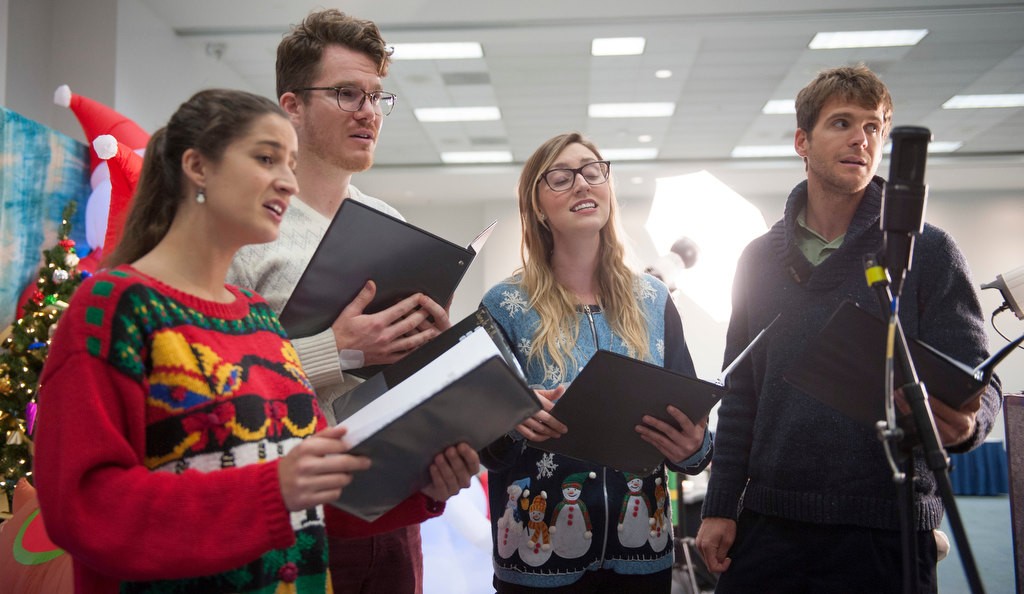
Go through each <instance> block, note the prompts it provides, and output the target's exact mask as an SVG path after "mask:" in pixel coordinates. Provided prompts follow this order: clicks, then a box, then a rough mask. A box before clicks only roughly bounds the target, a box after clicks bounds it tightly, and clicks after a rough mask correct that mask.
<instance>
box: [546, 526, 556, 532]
mask: <svg viewBox="0 0 1024 594" xmlns="http://www.w3.org/2000/svg"><path fill="white" fill-rule="evenodd" d="M555 532H558V526H552V527H550V528H548V534H554V533H555Z"/></svg>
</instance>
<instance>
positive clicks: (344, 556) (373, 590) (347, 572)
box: [327, 524, 423, 594]
mask: <svg viewBox="0 0 1024 594" xmlns="http://www.w3.org/2000/svg"><path fill="white" fill-rule="evenodd" d="M327 547H328V552H329V555H330V568H331V584H332V585H333V586H334V592H335V594H378V593H379V594H423V548H422V542H421V540H420V525H419V524H413V525H412V526H405V527H403V528H398V529H397V530H392V531H391V532H384V533H382V534H377V535H375V536H369V537H366V538H332V537H330V536H328V537H327Z"/></svg>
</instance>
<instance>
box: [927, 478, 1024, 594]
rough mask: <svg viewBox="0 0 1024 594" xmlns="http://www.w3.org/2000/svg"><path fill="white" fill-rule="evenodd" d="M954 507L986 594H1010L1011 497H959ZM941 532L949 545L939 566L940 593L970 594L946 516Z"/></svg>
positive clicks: (1011, 578) (1012, 588)
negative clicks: (945, 555)
mask: <svg viewBox="0 0 1024 594" xmlns="http://www.w3.org/2000/svg"><path fill="white" fill-rule="evenodd" d="M956 506H957V509H958V510H959V511H960V517H961V519H962V520H963V524H964V530H965V531H966V532H967V541H968V544H970V547H971V553H972V554H973V557H974V562H975V565H976V566H977V568H978V573H979V575H980V576H981V582H982V586H984V588H985V592H986V593H987V594H1013V592H1014V591H1015V587H1016V586H1015V579H1016V578H1015V577H1014V571H1013V535H1012V533H1011V532H1010V529H1011V528H1010V526H1011V525H1010V498H1009V496H1007V495H998V496H994V497H982V496H959V497H957V498H956ZM942 530H943V531H944V532H945V533H946V534H947V535H949V539H950V542H951V544H952V546H951V548H950V551H949V556H948V557H946V558H945V559H944V560H943V561H940V562H939V565H938V576H939V594H969V593H970V588H968V586H967V578H966V577H964V576H965V575H966V574H965V573H964V567H963V564H962V563H961V561H960V555H959V554H958V553H957V545H956V542H955V541H954V538H953V530H952V529H951V528H950V526H949V519H948V515H947V518H946V519H945V520H943V522H942Z"/></svg>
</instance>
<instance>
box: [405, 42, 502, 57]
mask: <svg viewBox="0 0 1024 594" xmlns="http://www.w3.org/2000/svg"><path fill="white" fill-rule="evenodd" d="M392 47H394V48H395V53H394V54H392V55H391V58H392V59H394V60H459V59H466V58H482V57H483V55H484V49H483V47H481V46H480V44H479V43H477V42H475V41H466V42H453V43H395V44H393V45H392Z"/></svg>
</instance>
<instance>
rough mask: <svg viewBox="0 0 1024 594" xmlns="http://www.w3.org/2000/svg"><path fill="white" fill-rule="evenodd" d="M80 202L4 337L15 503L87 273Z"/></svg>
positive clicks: (1, 435)
mask: <svg viewBox="0 0 1024 594" xmlns="http://www.w3.org/2000/svg"><path fill="white" fill-rule="evenodd" d="M74 212H75V203H74V202H70V203H68V205H67V207H66V208H65V209H64V213H63V217H62V219H63V220H62V221H61V225H60V229H59V231H58V241H57V245H55V246H53V247H52V248H50V249H48V250H45V251H44V252H43V257H44V260H45V261H44V263H43V265H42V267H40V269H39V278H38V279H37V280H36V284H35V289H34V290H33V291H32V292H31V294H30V295H29V296H28V299H27V300H26V301H25V303H24V305H23V307H22V309H21V310H20V311H19V314H18V315H19V317H18V319H17V320H16V321H15V322H14V323H13V324H11V326H10V327H8V328H7V329H6V330H4V331H3V333H2V334H0V489H2V490H3V491H4V492H5V493H6V495H7V498H8V501H10V499H11V496H12V493H13V492H14V486H15V484H17V482H18V479H19V478H21V477H29V478H30V479H31V476H32V452H31V448H30V446H31V437H30V436H31V435H32V430H33V429H34V427H33V423H34V422H35V412H36V392H37V390H38V387H39V375H40V373H41V372H42V369H43V363H44V362H45V361H46V356H47V354H48V353H49V351H50V337H51V336H52V335H53V331H54V329H55V328H56V324H57V320H58V319H59V318H60V315H61V313H63V311H64V308H66V307H67V301H68V299H70V297H71V294H72V293H73V292H74V291H75V289H76V288H77V287H78V285H79V284H80V283H81V282H82V279H83V278H84V277H86V276H88V273H87V272H79V271H78V269H77V266H78V256H77V255H76V253H75V242H74V240H72V239H70V238H69V234H70V232H71V223H70V222H69V221H70V220H71V217H72V216H73V215H74Z"/></svg>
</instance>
